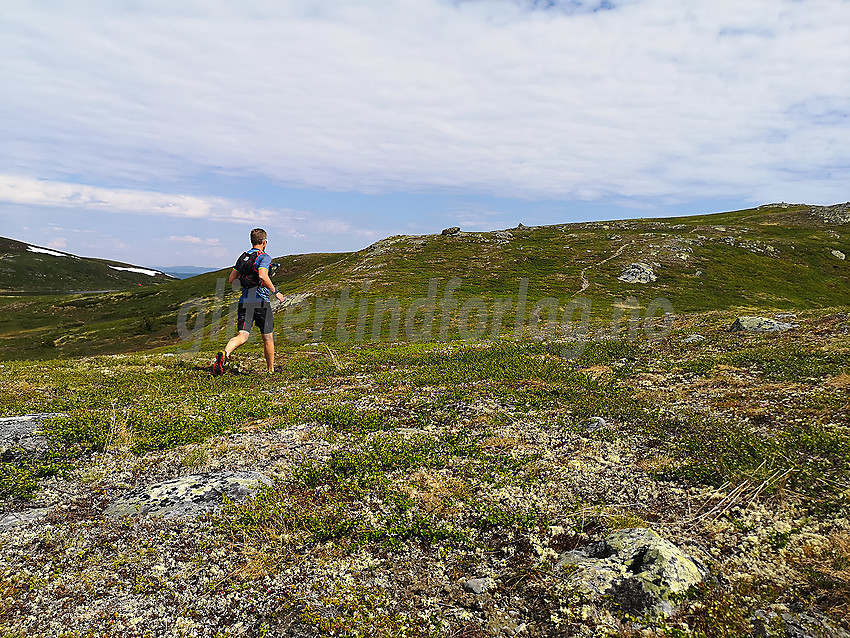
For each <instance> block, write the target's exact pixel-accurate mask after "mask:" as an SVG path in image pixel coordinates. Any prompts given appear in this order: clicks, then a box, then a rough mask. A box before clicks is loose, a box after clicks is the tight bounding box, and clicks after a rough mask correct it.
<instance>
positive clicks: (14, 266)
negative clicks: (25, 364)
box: [0, 237, 173, 294]
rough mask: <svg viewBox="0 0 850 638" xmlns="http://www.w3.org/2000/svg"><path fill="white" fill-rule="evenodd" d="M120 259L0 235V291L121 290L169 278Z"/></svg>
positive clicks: (16, 292) (168, 279)
mask: <svg viewBox="0 0 850 638" xmlns="http://www.w3.org/2000/svg"><path fill="white" fill-rule="evenodd" d="M138 270H140V269H139V267H138V266H133V265H132V264H126V263H123V262H120V261H112V260H107V259H93V258H91V257H77V256H76V255H71V254H69V253H66V252H64V251H61V250H55V249H52V248H43V247H41V246H33V245H32V244H27V243H25V242H21V241H17V240H15V239H8V238H6V237H0V294H10V293H14V294H21V293H24V294H25V293H30V294H32V293H38V294H50V293H54V294H55V293H67V292H71V291H75V292H79V291H87V290H121V289H124V288H130V287H138V286H150V285H152V284H161V283H163V282H167V281H172V280H173V277H169V276H168V275H166V274H164V273H160V272H158V271H151V270H149V269H147V268H142V269H141V270H143V271H147V273H146V272H138Z"/></svg>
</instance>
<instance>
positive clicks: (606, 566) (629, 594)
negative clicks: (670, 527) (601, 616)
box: [556, 528, 708, 615]
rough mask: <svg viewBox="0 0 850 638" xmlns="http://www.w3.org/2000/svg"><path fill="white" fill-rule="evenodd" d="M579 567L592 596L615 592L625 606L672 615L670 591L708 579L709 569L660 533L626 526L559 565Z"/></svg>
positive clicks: (579, 581)
mask: <svg viewBox="0 0 850 638" xmlns="http://www.w3.org/2000/svg"><path fill="white" fill-rule="evenodd" d="M570 567H575V568H577V570H576V571H575V573H574V574H572V575H571V576H570V578H571V580H573V582H574V584H575V586H576V587H577V588H578V589H579V590H581V591H583V592H584V593H585V594H587V595H589V596H590V597H591V598H598V597H600V596H607V595H610V596H612V597H613V598H614V600H615V601H616V602H617V603H618V604H619V605H620V607H621V609H623V611H626V612H629V613H637V614H642V613H650V614H654V615H670V614H672V613H673V612H674V611H675V608H674V605H673V603H672V602H671V601H670V596H671V595H672V594H676V593H679V592H683V591H685V590H687V589H688V588H689V587H691V586H693V585H696V584H698V583H700V582H702V581H703V580H704V579H705V577H706V576H707V575H708V570H707V569H706V568H705V567H704V566H703V565H702V564H701V563H699V562H698V561H697V560H695V559H694V558H692V557H690V556H689V555H688V554H686V553H685V552H683V551H682V550H680V549H679V548H678V547H676V546H675V545H673V544H672V543H671V542H669V541H667V540H665V539H663V538H662V537H661V536H659V535H658V534H657V533H656V532H654V531H652V530H651V529H646V528H630V529H621V530H617V531H615V532H612V533H611V534H609V535H608V536H607V537H605V539H604V540H602V541H599V542H598V543H593V544H592V545H588V546H586V547H582V548H579V549H576V550H573V551H570V552H566V553H565V554H563V555H562V556H561V559H560V560H559V561H558V564H557V566H556V569H566V568H570Z"/></svg>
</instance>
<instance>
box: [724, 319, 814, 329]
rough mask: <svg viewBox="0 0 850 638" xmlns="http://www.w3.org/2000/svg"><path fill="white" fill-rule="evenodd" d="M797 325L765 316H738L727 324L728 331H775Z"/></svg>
mask: <svg viewBox="0 0 850 638" xmlns="http://www.w3.org/2000/svg"><path fill="white" fill-rule="evenodd" d="M797 327H799V324H796V323H788V322H785V321H777V320H776V319H768V318H767V317H738V318H737V319H735V322H734V323H733V324H732V325H731V326H729V332H742V331H748V332H777V331H780V330H790V329H791V328H797Z"/></svg>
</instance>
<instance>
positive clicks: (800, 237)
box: [0, 204, 850, 358]
mask: <svg viewBox="0 0 850 638" xmlns="http://www.w3.org/2000/svg"><path fill="white" fill-rule="evenodd" d="M848 237H850V206H848V205H839V206H833V207H811V206H804V205H787V204H780V205H772V206H763V207H759V208H756V209H750V210H745V211H736V212H730V213H718V214H712V215H700V216H693V217H681V218H674V219H641V220H628V221H614V222H604V223H603V222H592V223H579V224H562V225H555V226H541V227H519V228H512V229H508V230H506V231H497V232H489V233H465V232H461V233H459V234H456V235H448V236H444V235H423V236H399V237H391V238H388V239H384V240H381V241H379V242H376V243H375V244H373V245H372V246H369V247H368V248H366V249H363V250H361V251H358V252H355V253H336V254H319V255H291V256H286V257H280V258H278V259H277V260H276V261H277V262H279V264H280V265H279V266H278V267H277V268H276V269H273V271H272V279H273V281H274V282H275V283H276V284H277V285H278V286H279V288H280V289H281V290H282V291H283V292H284V293H286V294H299V295H303V296H305V297H304V298H305V303H306V308H304V309H303V313H302V314H300V315H299V314H298V313H297V312H294V313H293V312H292V311H290V313H291V316H282V315H285V313H279V315H278V316H279V319H278V323H277V324H276V325H277V326H278V332H279V333H281V332H283V330H282V329H283V327H284V323H286V322H289V323H292V322H299V323H297V324H296V325H295V327H294V328H293V329H292V330H289V331H286V332H283V334H285V335H288V336H289V337H290V338H292V339H294V340H295V341H296V342H299V341H314V340H317V339H318V338H321V339H322V340H325V341H331V342H333V341H337V340H339V338H340V336H342V337H343V338H344V337H345V333H344V332H341V331H340V330H339V329H338V327H337V323H338V321H340V319H339V317H340V311H339V306H340V303H339V302H340V291H341V290H343V289H348V291H349V292H348V294H350V296H351V298H352V299H353V300H354V301H353V302H352V304H353V305H352V308H351V310H350V311H349V312H348V313H347V314H346V317H345V320H344V321H343V322H342V323H343V327H344V328H345V330H346V331H347V332H348V334H349V338H351V339H353V340H356V339H357V331H358V325H357V309H358V303H359V300H361V299H362V300H364V306H363V308H364V313H363V316H362V317H361V324H362V325H361V326H360V331H359V332H360V334H361V335H362V338H363V339H364V340H369V339H370V338H371V335H372V334H373V332H372V330H373V327H374V323H375V321H374V316H375V309H376V305H375V301H376V300H378V299H381V300H386V299H397V300H398V301H399V307H400V308H401V315H400V323H401V326H400V328H399V335H398V337H397V338H398V339H404V338H405V335H406V334H408V332H409V331H408V332H406V331H405V326H404V321H405V318H406V317H405V314H404V311H405V310H406V309H409V308H411V305H412V304H413V303H414V302H415V300H417V299H421V298H423V297H425V296H426V295H427V294H428V285H429V280H430V279H432V278H435V279H436V280H437V291H436V296H437V300H439V299H440V298H442V296H443V294H444V292H445V288H446V284H447V282H448V281H449V280H450V279H452V278H455V277H456V278H459V279H460V280H461V281H460V285H459V287H458V288H457V290H456V291H455V292H454V297H455V299H457V300H458V308H456V309H455V310H454V311H453V313H452V315H451V322H450V325H449V326H447V327H448V333H447V335H446V336H447V337H448V338H456V337H458V336H459V335H460V334H461V333H460V332H459V329H458V318H459V314H460V313H459V312H458V310H459V309H460V308H462V307H463V303H464V302H465V301H466V300H469V299H472V298H480V299H481V300H482V302H483V306H484V310H485V312H486V320H487V321H486V322H484V323H482V324H481V325H482V326H484V327H486V328H487V330H486V331H485V332H484V336H492V334H493V332H494V329H493V323H494V318H495V317H494V315H495V314H496V313H494V301H495V300H496V299H505V298H508V297H511V302H510V307H509V308H508V310H507V311H506V312H505V313H504V317H503V321H502V322H501V327H502V330H501V331H502V332H511V331H512V330H513V327H514V324H515V321H516V317H517V315H518V313H519V314H521V315H522V316H521V317H520V323H522V324H523V325H525V324H528V315H529V314H530V313H531V312H532V309H533V308H534V306H535V303H536V302H537V301H539V300H542V299H547V298H549V299H554V300H556V303H557V308H558V312H559V313H563V311H564V309H565V308H566V307H567V306H568V304H569V303H570V301H571V300H575V299H578V298H585V299H588V300H589V303H590V305H591V316H592V318H593V320H594V321H596V322H597V323H598V324H599V325H601V326H605V325H608V324H610V323H611V319H612V317H613V313H614V305H615V302H617V300H622V299H625V298H628V297H633V298H634V299H635V300H636V302H637V303H638V304H639V306H640V308H641V312H644V313H645V312H646V309H647V306H648V305H649V304H650V303H651V302H652V301H653V300H654V299H656V298H659V297H663V298H666V299H668V300H669V302H670V304H671V306H672V308H673V310H674V312H675V313H679V314H681V313H689V312H700V311H706V310H724V309H734V310H740V311H741V312H746V311H748V309H755V308H761V309H768V310H776V311H781V310H789V309H800V308H822V307H837V306H843V305H847V304H848V303H850V260H847V259H843V260H842V259H840V258H839V256H840V255H841V254H845V255H850V241H848ZM833 251H835V252H833ZM837 255H839V256H837ZM635 262H640V263H645V264H647V265H649V266H651V267H652V269H653V272H654V274H655V276H656V279H655V281H652V282H650V283H626V282H624V281H621V280H620V279H619V277H620V275H622V274H623V272H624V271H625V270H626V269H627V268H628V267H629V265H630V264H632V263H635ZM226 275H227V270H224V271H220V272H218V273H208V274H206V275H202V276H199V277H193V278H191V279H187V280H183V281H174V282H170V283H168V284H165V285H162V286H157V287H156V288H148V289H145V290H141V289H140V290H129V291H125V292H118V293H111V294H102V295H94V296H92V295H80V296H74V297H40V298H20V297H18V298H5V299H4V298H0V357H2V358H25V357H38V356H42V357H45V356H46V357H53V356H60V355H74V354H82V353H97V352H122V351H130V350H138V349H140V348H145V347H158V346H164V345H168V344H175V343H176V342H177V340H178V337H179V335H178V329H177V323H178V318H179V312H180V308H181V306H183V304H185V303H186V302H188V301H190V300H193V299H200V300H201V301H200V302H197V303H194V304H192V307H191V309H190V310H191V312H189V313H188V315H186V316H185V317H184V318H185V319H187V321H184V324H186V325H188V326H189V327H192V326H193V324H194V322H195V321H196V319H197V316H198V313H201V314H202V315H203V319H204V322H205V324H206V331H207V337H209V333H210V331H211V324H212V323H213V318H215V317H216V316H221V317H222V318H223V319H222V321H226V319H227V316H228V309H229V306H230V304H232V302H233V301H234V300H235V298H236V295H235V293H233V292H232V291H229V290H228V291H226V292H224V291H223V288H219V289H218V291H219V292H218V294H217V287H216V286H217V280H220V279H221V278H222V277H225V276H226ZM522 279H528V290H527V303H526V304H525V307H524V309H522V310H520V309H519V308H518V305H519V303H518V297H519V287H520V281H521V280H522ZM319 299H323V300H335V301H336V306H335V307H334V308H332V309H330V310H328V311H327V313H326V314H325V320H324V325H323V327H320V326H318V322H317V321H316V312H315V311H316V304H317V300H319ZM328 303H329V302H328ZM543 305H547V304H545V303H544V304H543ZM479 310H480V305H476V304H475V303H474V302H470V303H469V304H468V305H467V318H468V319H469V322H471V324H472V325H473V326H474V325H476V323H475V322H476V320H477V319H478V317H479V315H480V312H479ZM552 310H554V309H552ZM550 312H551V310H549V311H541V315H542V317H543V318H544V319H546V318H547V314H548V313H550ZM437 316H439V311H438V313H437ZM559 316H560V315H559ZM383 317H384V319H385V321H384V322H383V323H382V325H381V326H380V327H379V329H378V332H379V333H380V336H381V338H382V339H389V340H396V336H395V335H394V334H393V332H392V331H391V325H390V320H389V319H390V315H384V316H383ZM416 320H417V322H418V323H416V328H417V329H419V328H421V327H422V320H423V314H422V313H420V314H419V315H418V316H417V317H416ZM435 322H438V319H437V318H435ZM497 331H498V330H497ZM438 332H439V331H438V328H437V327H435V328H433V332H432V338H433V339H437V338H438ZM526 332H527V331H526ZM222 338H223V335H222V334H220V333H216V334H215V335H213V342H211V345H210V347H214V344H215V343H221V341H222Z"/></svg>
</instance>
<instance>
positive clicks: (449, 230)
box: [440, 226, 460, 235]
mask: <svg viewBox="0 0 850 638" xmlns="http://www.w3.org/2000/svg"><path fill="white" fill-rule="evenodd" d="M459 232H460V226H452V227H451V228H444V229H443V230H442V232H441V233H440V234H441V235H457V234H458V233H459Z"/></svg>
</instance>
